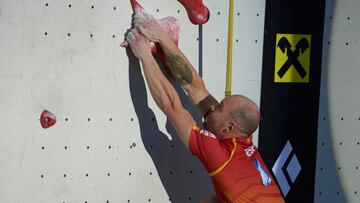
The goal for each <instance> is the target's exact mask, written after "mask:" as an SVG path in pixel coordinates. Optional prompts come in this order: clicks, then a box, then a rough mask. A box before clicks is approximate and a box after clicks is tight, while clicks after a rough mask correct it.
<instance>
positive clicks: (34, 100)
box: [0, 0, 265, 203]
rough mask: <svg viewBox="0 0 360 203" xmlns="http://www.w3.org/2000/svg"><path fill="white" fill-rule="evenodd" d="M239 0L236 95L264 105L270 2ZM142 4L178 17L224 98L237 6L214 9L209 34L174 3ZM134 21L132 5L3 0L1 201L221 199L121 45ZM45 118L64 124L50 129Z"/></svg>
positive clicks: (212, 4) (193, 54) (187, 43)
mask: <svg viewBox="0 0 360 203" xmlns="http://www.w3.org/2000/svg"><path fill="white" fill-rule="evenodd" d="M235 2H236V3H235V14H234V15H235V16H234V61H233V66H234V70H233V93H234V94H240V93H241V94H245V95H248V96H249V97H250V98H251V99H253V100H255V102H256V103H259V97H260V96H259V95H260V78H261V61H262V60H261V59H262V56H261V54H262V36H263V21H264V6H265V0H256V1H246V0H241V1H235ZM140 3H141V4H142V5H143V6H144V7H145V8H146V9H147V10H148V11H149V12H151V13H152V14H153V15H155V17H157V18H163V17H166V16H174V17H176V18H177V19H178V20H179V22H180V26H181V31H180V38H179V41H180V43H179V47H180V48H181V49H182V50H183V52H184V53H185V54H186V55H187V56H188V58H189V60H190V61H191V62H192V63H193V64H194V65H195V67H197V68H198V69H199V70H200V69H201V71H203V76H204V79H205V82H206V84H207V85H208V89H209V90H210V91H211V92H212V93H213V94H214V96H215V97H216V98H218V99H221V98H222V97H223V95H224V88H225V66H226V42H227V37H226V36H227V18H228V14H227V13H228V5H227V4H226V3H224V2H222V1H216V0H208V1H205V3H206V5H207V6H208V7H209V9H210V12H211V17H210V21H209V22H208V24H206V25H204V26H202V27H199V26H195V25H193V24H191V23H190V22H189V20H188V18H187V15H186V12H185V9H184V8H183V7H182V5H181V4H179V3H178V2H177V1H175V0H172V1H170V0H167V1H162V0H141V1H140ZM131 14H132V10H131V7H130V2H129V1H126V0H121V1H113V0H106V1H99V0H76V1H73V0H64V1H57V0H16V1H13V0H1V1H0V47H1V49H0V180H1V183H0V202H14V203H22V202H26V203H49V202H50V203H72V202H73V203H79V202H80V203H81V202H82V203H93V202H104V203H110V202H117V203H118V202H161V203H162V202H178V203H184V202H198V200H199V199H200V197H202V196H203V195H205V194H208V193H213V188H212V185H211V182H210V180H209V178H208V177H207V175H206V172H205V170H204V169H203V168H202V166H201V164H200V163H199V161H198V160H197V159H196V158H194V157H193V156H192V155H191V153H190V152H188V151H187V149H185V148H184V146H183V145H182V144H181V143H180V141H179V139H178V138H177V136H176V134H175V132H174V129H173V128H172V127H171V125H170V124H169V123H168V122H167V120H166V118H165V116H163V114H162V113H161V112H160V110H159V109H158V108H157V107H156V105H155V104H154V102H153V100H152V98H151V96H150V94H149V92H148V91H147V89H146V84H145V82H144V78H143V77H142V75H141V69H140V66H139V63H138V61H137V60H136V59H135V58H134V57H133V56H132V54H131V53H130V52H128V51H126V50H125V49H123V48H120V47H119V44H120V43H121V41H122V40H123V36H124V33H125V31H126V30H127V29H128V28H129V27H130V21H131ZM178 89H179V88H178ZM180 94H181V98H182V99H183V103H184V106H186V107H187V108H189V111H191V112H192V113H194V117H195V118H197V120H198V121H200V120H199V116H198V115H197V114H196V113H195V110H194V109H193V108H191V105H190V103H189V101H188V100H187V99H186V96H185V94H184V93H183V92H181V91H180ZM45 109H47V110H49V111H51V112H52V113H54V115H55V116H56V117H57V123H56V124H55V125H54V126H52V127H50V128H48V129H43V128H42V127H41V126H40V122H39V118H40V114H41V112H42V111H43V110H45ZM256 140H257V137H256V136H255V141H256Z"/></svg>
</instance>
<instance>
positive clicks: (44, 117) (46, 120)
mask: <svg viewBox="0 0 360 203" xmlns="http://www.w3.org/2000/svg"><path fill="white" fill-rule="evenodd" d="M40 123H41V127H43V128H44V129H46V128H50V127H51V126H53V125H55V123H56V117H55V115H54V114H53V113H51V112H50V111H48V110H44V111H43V112H42V113H41V116H40Z"/></svg>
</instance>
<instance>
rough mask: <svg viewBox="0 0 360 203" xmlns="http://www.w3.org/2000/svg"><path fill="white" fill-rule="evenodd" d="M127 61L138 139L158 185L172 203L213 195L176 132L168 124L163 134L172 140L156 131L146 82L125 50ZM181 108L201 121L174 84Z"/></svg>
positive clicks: (204, 173)
mask: <svg viewBox="0 0 360 203" xmlns="http://www.w3.org/2000/svg"><path fill="white" fill-rule="evenodd" d="M126 53H127V56H128V57H129V86H130V94H131V99H132V102H133V105H134V108H135V112H136V115H137V118H138V122H139V126H140V133H141V138H142V141H143V143H144V146H145V148H146V150H147V152H148V153H149V155H150V156H151V158H152V161H153V163H154V165H155V167H156V169H157V172H158V174H159V177H160V179H161V182H162V184H163V186H164V188H165V190H166V192H167V194H168V196H169V199H170V200H171V202H174V203H183V202H199V200H200V198H201V197H203V196H204V195H206V194H209V193H214V192H213V187H212V183H211V181H210V178H209V177H208V176H207V174H206V171H205V170H204V168H203V167H202V165H201V164H200V161H198V160H197V158H196V157H195V156H193V155H192V154H191V152H190V151H189V150H188V149H187V148H186V147H185V146H184V145H183V143H182V142H181V141H180V139H179V138H178V135H177V134H176V131H175V129H174V128H173V127H172V125H171V124H170V123H169V121H167V123H166V130H167V132H168V133H169V134H170V135H171V137H172V138H173V139H172V140H169V139H168V138H167V136H166V135H165V134H164V133H163V132H161V131H160V130H159V126H158V123H157V121H156V116H155V114H154V112H153V111H152V109H150V108H149V106H148V103H147V101H148V98H147V92H146V86H145V81H144V78H143V76H142V73H141V69H140V63H139V61H138V59H137V58H136V57H135V56H134V55H133V54H132V52H131V51H130V50H129V49H127V51H126ZM173 85H174V87H175V88H176V90H177V92H178V93H179V96H180V99H181V100H182V103H183V106H184V107H185V108H186V109H188V110H189V112H190V113H191V114H192V115H193V116H195V118H197V119H195V120H196V121H197V122H198V123H200V122H199V121H201V117H200V115H199V114H195V112H196V109H194V107H193V106H192V104H191V102H190V101H189V100H188V98H187V96H186V94H185V93H184V91H183V90H182V89H181V87H179V86H178V85H176V84H174V83H173Z"/></svg>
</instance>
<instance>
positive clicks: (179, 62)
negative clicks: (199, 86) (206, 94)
mask: <svg viewBox="0 0 360 203" xmlns="http://www.w3.org/2000/svg"><path fill="white" fill-rule="evenodd" d="M165 57H166V60H167V62H168V64H169V66H170V68H171V71H172V74H173V75H174V77H175V78H176V79H177V80H178V81H179V82H180V83H181V85H187V84H191V83H192V80H193V77H192V72H191V68H190V67H189V66H188V64H187V63H186V61H185V60H184V59H183V58H182V57H181V56H178V55H175V54H171V53H167V54H165Z"/></svg>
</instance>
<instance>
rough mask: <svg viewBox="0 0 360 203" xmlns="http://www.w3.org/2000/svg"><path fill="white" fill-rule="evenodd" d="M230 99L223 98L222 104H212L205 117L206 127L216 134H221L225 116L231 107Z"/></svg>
mask: <svg viewBox="0 0 360 203" xmlns="http://www.w3.org/2000/svg"><path fill="white" fill-rule="evenodd" d="M228 100H229V99H227V98H225V99H223V100H222V101H221V102H220V104H215V105H211V107H210V110H209V112H208V114H207V115H206V117H205V118H204V122H203V124H204V128H205V129H206V130H208V131H210V132H212V133H213V134H215V135H216V136H221V129H222V127H223V126H224V123H225V118H226V115H227V112H228V108H229V101H228Z"/></svg>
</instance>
